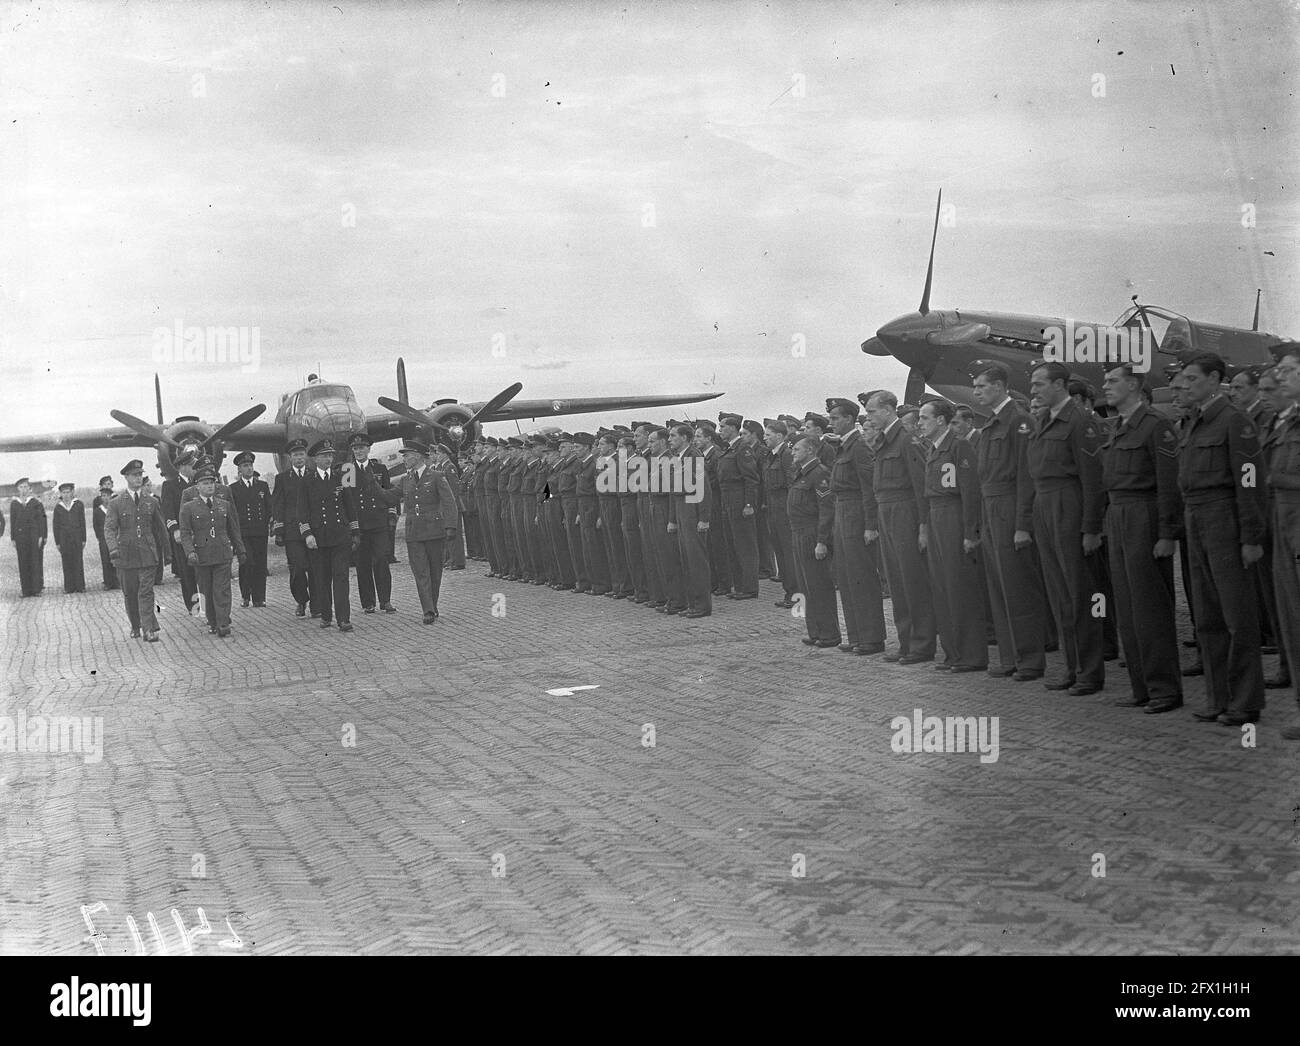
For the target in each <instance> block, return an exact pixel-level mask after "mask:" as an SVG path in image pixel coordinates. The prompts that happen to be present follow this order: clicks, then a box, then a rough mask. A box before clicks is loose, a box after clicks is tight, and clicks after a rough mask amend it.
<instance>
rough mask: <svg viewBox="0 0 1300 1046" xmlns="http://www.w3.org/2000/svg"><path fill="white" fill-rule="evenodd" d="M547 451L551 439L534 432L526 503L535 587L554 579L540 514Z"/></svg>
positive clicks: (547, 473) (547, 536)
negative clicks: (527, 500)
mask: <svg viewBox="0 0 1300 1046" xmlns="http://www.w3.org/2000/svg"><path fill="white" fill-rule="evenodd" d="M549 450H550V440H549V439H548V438H547V436H546V434H545V433H537V434H536V435H535V436H533V438H532V455H533V460H532V462H531V465H532V469H531V473H530V479H529V480H528V481H527V484H526V487H527V490H528V491H529V503H528V540H529V543H530V545H531V547H532V554H533V564H534V566H535V567H536V570H535V571H534V573H533V584H534V585H546V586H547V587H550V584H551V582H552V580H553V579H554V577H555V574H556V570H555V557H554V556H553V555H552V553H551V538H550V532H549V531H548V530H547V529H546V519H545V517H544V515H543V513H542V502H543V500H544V498H545V494H544V491H545V490H546V484H547V481H548V480H549V478H550V472H551V469H550V466H549V465H548V464H547V461H546V455H547V453H548V451H549Z"/></svg>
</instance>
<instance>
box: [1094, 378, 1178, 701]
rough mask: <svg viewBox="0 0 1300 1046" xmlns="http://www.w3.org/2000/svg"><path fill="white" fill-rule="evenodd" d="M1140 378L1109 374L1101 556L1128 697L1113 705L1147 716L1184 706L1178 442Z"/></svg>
mask: <svg viewBox="0 0 1300 1046" xmlns="http://www.w3.org/2000/svg"><path fill="white" fill-rule="evenodd" d="M1145 381H1146V378H1145V375H1143V374H1142V373H1141V372H1140V371H1135V370H1133V368H1132V367H1130V366H1129V365H1127V364H1124V365H1121V366H1119V367H1115V368H1113V369H1112V370H1110V371H1108V372H1107V374H1106V380H1105V383H1104V385H1103V388H1104V391H1105V395H1106V402H1107V404H1109V405H1110V407H1111V408H1113V409H1114V410H1115V411H1117V412H1118V414H1119V422H1120V423H1119V426H1118V427H1117V428H1116V429H1115V431H1114V433H1113V434H1112V435H1111V436H1110V439H1109V441H1108V442H1107V444H1106V447H1105V451H1104V453H1103V454H1102V478H1103V486H1104V488H1105V491H1106V498H1107V501H1108V503H1109V504H1108V507H1107V509H1106V550H1107V552H1108V553H1109V555H1110V576H1111V580H1112V581H1113V583H1114V586H1115V616H1116V617H1117V618H1118V619H1119V620H1118V625H1119V633H1120V640H1121V642H1122V644H1123V647H1124V660H1125V663H1126V667H1127V669H1128V677H1129V683H1130V684H1131V685H1132V687H1133V693H1132V695H1131V696H1130V697H1127V698H1121V699H1119V700H1118V701H1116V702H1115V704H1117V705H1120V706H1123V707H1129V708H1136V707H1139V706H1145V708H1146V711H1147V712H1150V713H1153V714H1155V713H1160V712H1170V711H1173V710H1174V709H1175V708H1179V707H1181V706H1182V703H1183V680H1182V675H1181V673H1180V671H1179V667H1178V629H1177V625H1176V623H1175V611H1174V551H1175V549H1176V548H1177V547H1178V541H1179V540H1180V539H1181V538H1182V536H1183V522H1182V514H1183V504H1182V497H1181V496H1180V495H1179V493H1178V436H1177V435H1176V434H1175V432H1174V428H1173V426H1172V425H1170V424H1169V421H1168V420H1167V419H1166V418H1165V417H1163V416H1162V415H1160V414H1157V413H1156V412H1155V411H1154V410H1152V409H1151V408H1150V407H1148V406H1147V405H1146V403H1145V402H1144V400H1143V399H1142V386H1143V385H1144V383H1145Z"/></svg>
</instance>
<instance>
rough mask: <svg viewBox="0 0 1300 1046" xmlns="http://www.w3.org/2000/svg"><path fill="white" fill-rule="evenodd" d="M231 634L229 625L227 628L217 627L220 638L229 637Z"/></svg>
mask: <svg viewBox="0 0 1300 1046" xmlns="http://www.w3.org/2000/svg"><path fill="white" fill-rule="evenodd" d="M229 635H230V629H229V627H227V628H219V629H217V638H218V639H226V638H228V637H229Z"/></svg>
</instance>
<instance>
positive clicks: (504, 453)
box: [497, 436, 519, 581]
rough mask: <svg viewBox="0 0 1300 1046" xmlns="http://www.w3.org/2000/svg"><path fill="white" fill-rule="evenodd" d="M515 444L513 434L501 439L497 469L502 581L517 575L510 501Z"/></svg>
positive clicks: (512, 507) (514, 465)
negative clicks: (498, 466)
mask: <svg viewBox="0 0 1300 1046" xmlns="http://www.w3.org/2000/svg"><path fill="white" fill-rule="evenodd" d="M517 445H518V441H517V440H516V439H515V438H514V437H513V436H510V437H507V438H506V439H503V440H502V441H501V454H500V463H501V464H500V468H498V469H497V532H498V534H499V535H500V537H501V571H500V572H498V574H497V576H498V577H499V578H501V579H502V580H503V581H513V580H515V578H517V577H518V576H519V575H518V574H517V573H516V570H517V567H518V564H517V563H516V561H515V523H514V506H513V505H512V504H511V502H510V479H511V476H512V475H513V474H514V472H515V468H516V465H517V462H516V458H515V453H516V447H517Z"/></svg>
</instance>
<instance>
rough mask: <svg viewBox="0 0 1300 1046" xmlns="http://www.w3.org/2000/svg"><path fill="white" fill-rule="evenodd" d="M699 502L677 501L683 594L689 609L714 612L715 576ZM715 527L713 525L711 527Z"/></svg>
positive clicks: (678, 544)
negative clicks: (700, 523)
mask: <svg viewBox="0 0 1300 1046" xmlns="http://www.w3.org/2000/svg"><path fill="white" fill-rule="evenodd" d="M699 521H700V513H699V510H698V509H697V507H696V506H695V505H692V504H689V503H687V502H681V501H679V502H678V503H677V533H676V534H670V535H669V537H675V538H677V554H678V556H679V557H680V559H681V564H682V598H683V600H684V601H685V603H686V609H687V610H694V611H698V612H699V613H702V614H711V613H713V580H712V578H711V577H710V575H709V535H708V531H702V530H700V528H699V525H698V524H699ZM709 529H710V530H712V529H713V528H712V526H710V528H709Z"/></svg>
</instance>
